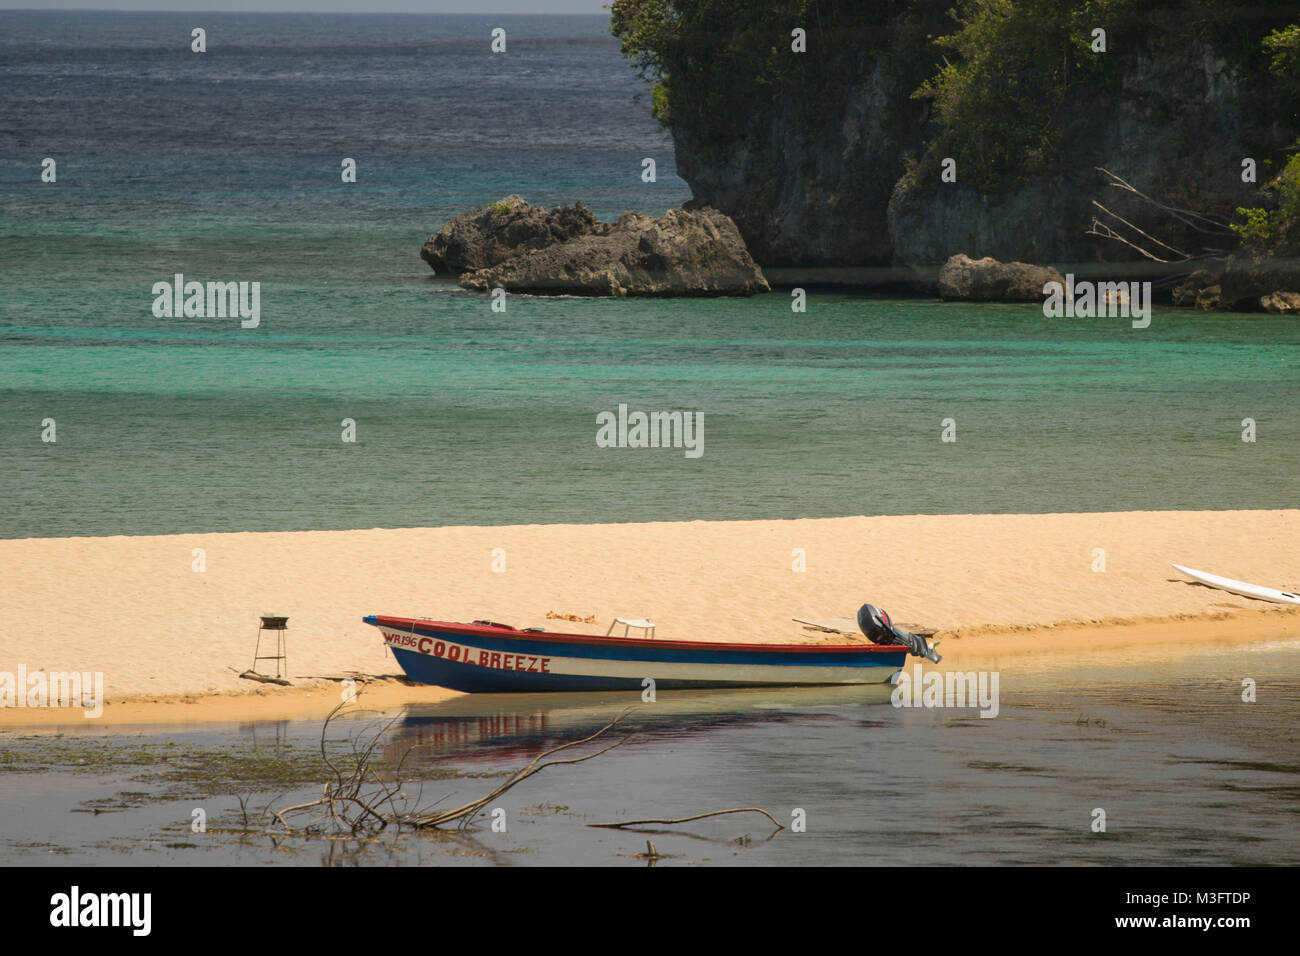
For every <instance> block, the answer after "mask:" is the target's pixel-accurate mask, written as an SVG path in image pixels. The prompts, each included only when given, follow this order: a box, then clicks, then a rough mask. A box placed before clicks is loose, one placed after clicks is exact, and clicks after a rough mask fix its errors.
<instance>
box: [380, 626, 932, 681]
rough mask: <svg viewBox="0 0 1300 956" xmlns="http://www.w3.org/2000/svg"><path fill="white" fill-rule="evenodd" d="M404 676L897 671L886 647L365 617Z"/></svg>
mask: <svg viewBox="0 0 1300 956" xmlns="http://www.w3.org/2000/svg"><path fill="white" fill-rule="evenodd" d="M363 620H364V621H365V623H367V624H370V625H372V626H373V627H376V628H378V629H379V631H380V633H381V634H383V637H384V642H385V643H386V644H387V645H388V646H389V647H390V648H391V649H392V651H393V656H394V657H396V658H397V662H398V664H400V665H401V666H402V670H404V671H406V676H407V677H409V678H410V679H411V680H413V681H418V682H419V683H421V684H437V685H438V686H440V687H449V688H451V689H452V690H459V691H467V692H470V693H514V692H520V691H592V690H636V691H640V690H641V689H642V688H643V687H645V686H648V685H647V684H646V683H645V681H646V678H652V679H653V680H654V682H655V685H654V686H655V687H656V689H658V690H674V689H684V688H711V687H797V686H814V685H834V684H878V683H885V682H887V681H889V680H890V679H891V678H892V677H893V676H894V675H895V674H896V673H898V671H899V670H901V669H902V667H903V663H904V660H905V658H906V657H907V652H908V649H907V647H905V646H902V645H893V644H814V645H809V644H724V643H718V642H709V641H672V640H658V639H654V638H630V637H593V636H591V635H587V634H556V633H551V632H549V631H543V630H540V629H538V628H527V629H524V630H519V629H517V628H514V627H510V626H509V625H506V624H497V623H494V622H492V621H475V622H474V623H472V624H458V623H451V622H447V621H431V620H426V619H419V618H410V617H389V616H387V615H380V614H372V615H370V616H369V617H366V618H363Z"/></svg>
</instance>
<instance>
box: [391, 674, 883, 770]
mask: <svg viewBox="0 0 1300 956" xmlns="http://www.w3.org/2000/svg"><path fill="white" fill-rule="evenodd" d="M892 690H893V688H892V687H891V686H890V685H888V684H865V685H857V686H849V687H784V688H770V689H769V688H743V689H734V690H733V689H727V690H707V691H705V690H698V691H692V690H681V691H660V692H659V693H658V694H657V695H656V698H655V700H654V701H653V702H644V701H642V699H641V695H640V694H635V693H627V692H610V693H578V694H546V695H540V694H470V695H466V696H464V697H457V698H454V699H452V700H447V701H441V702H439V703H436V704H412V705H408V707H407V708H406V713H405V715H404V717H403V718H402V719H401V720H400V722H399V723H397V724H396V725H395V726H394V727H393V731H392V736H391V739H390V741H389V743H388V745H387V748H386V749H387V751H388V755H389V756H390V757H400V756H401V755H402V754H403V753H405V752H406V751H408V750H411V748H416V749H415V750H413V751H412V752H411V754H410V755H409V756H408V757H407V760H408V761H410V760H424V759H427V758H443V757H448V756H454V757H455V758H456V759H457V761H458V762H474V761H482V762H484V763H495V762H497V761H504V760H516V759H518V758H526V759H532V758H533V757H535V756H537V754H538V753H540V752H542V751H544V750H547V749H549V748H551V747H556V746H559V745H560V744H562V743H567V742H569V741H572V740H578V739H580V738H582V737H585V736H587V735H589V734H593V733H595V732H596V731H597V730H599V729H600V728H601V727H603V726H605V725H606V724H607V723H609V722H610V721H611V720H613V719H614V718H615V717H617V716H618V715H619V714H621V713H623V712H624V711H626V713H625V714H624V716H623V718H622V719H621V720H620V721H619V723H618V726H617V727H616V728H615V729H614V730H613V731H610V733H609V734H607V735H606V736H607V737H611V738H614V739H616V738H618V737H626V736H627V735H628V734H630V733H635V734H637V735H638V736H643V735H644V736H654V737H659V738H664V737H674V738H692V737H698V736H701V735H704V734H707V733H709V732H710V731H713V730H717V729H719V728H722V727H738V726H745V725H757V724H762V723H771V722H788V721H792V720H810V719H813V720H815V719H818V718H819V717H825V718H831V717H833V716H834V714H833V712H834V711H841V710H842V709H843V708H846V707H854V706H860V705H864V704H885V705H888V703H889V697H890V693H891V691H892ZM819 712H820V713H819Z"/></svg>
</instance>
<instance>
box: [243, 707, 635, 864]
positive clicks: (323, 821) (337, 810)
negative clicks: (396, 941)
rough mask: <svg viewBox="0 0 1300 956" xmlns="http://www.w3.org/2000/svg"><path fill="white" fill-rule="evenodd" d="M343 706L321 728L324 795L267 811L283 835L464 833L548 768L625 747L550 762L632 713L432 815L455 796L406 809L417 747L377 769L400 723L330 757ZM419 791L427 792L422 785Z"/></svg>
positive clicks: (360, 735) (355, 737) (356, 739)
mask: <svg viewBox="0 0 1300 956" xmlns="http://www.w3.org/2000/svg"><path fill="white" fill-rule="evenodd" d="M345 706H346V702H345V703H341V704H339V705H338V706H337V707H335V708H334V709H333V710H332V711H330V713H329V715H328V716H326V718H325V723H324V725H323V726H322V727H321V735H320V745H319V746H320V756H321V760H322V761H323V762H324V764H325V766H326V767H327V768H329V771H330V773H331V774H332V775H333V779H332V780H327V781H326V783H325V784H324V786H323V787H322V790H321V795H320V796H319V797H318V798H316V799H315V800H308V801H305V802H303V803H297V804H294V805H293V806H289V807H284V808H282V809H279V810H276V809H272V808H271V807H270V806H268V807H267V810H266V814H267V816H269V817H270V818H272V819H273V820H274V821H275V822H277V823H279V825H280V826H281V827H283V833H282V834H281V835H282V836H288V835H294V836H308V837H329V838H334V837H339V838H342V839H349V838H353V839H359V838H362V837H367V836H371V835H374V834H377V833H379V832H380V831H383V830H385V829H387V828H388V827H390V826H392V827H394V829H397V830H400V829H401V828H402V827H403V826H407V827H412V828H414V829H418V830H437V829H441V828H443V827H446V826H447V825H448V824H451V823H458V824H459V825H460V828H461V829H464V828H466V827H468V826H469V825H470V823H471V822H472V821H473V819H474V817H475V816H476V815H477V814H478V813H479V812H480V811H482V810H483V808H484V807H486V806H488V804H490V803H491V802H492V801H494V800H496V799H497V798H498V797H500V796H501V795H502V794H504V793H505V792H506V791H508V790H510V789H511V788H512V787H514V786H516V785H517V784H519V783H522V782H523V781H525V780H527V779H528V778H529V777H532V776H534V775H536V774H538V773H541V772H542V771H543V770H545V769H546V768H547V767H555V766H560V765H562V764H574V763H582V762H583V761H586V760H591V759H593V758H595V757H599V756H600V755H601V754H604V753H608V752H609V751H610V750H613V749H614V748H615V747H617V746H619V745H621V744H623V743H625V742H626V741H627V740H628V739H629V738H627V737H624V738H623V739H622V740H618V741H615V742H614V743H612V744H610V745H609V746H606V747H602V748H601V749H600V750H597V751H595V752H594V753H590V754H586V755H585V756H582V757H571V758H567V759H563V760H547V759H546V758H547V757H549V756H551V755H552V754H556V753H559V752H560V751H563V750H568V749H569V748H571V747H577V746H580V745H582V744H586V743H590V742H591V741H593V740H596V739H597V738H599V737H601V736H602V735H604V734H606V733H608V732H609V731H610V730H611V729H612V728H614V727H615V726H617V724H618V723H619V721H620V720H622V719H623V718H624V717H625V716H626V715H627V713H628V711H629V710H631V708H627V709H626V710H624V711H623V712H622V713H620V714H619V715H618V716H616V717H614V718H613V719H612V720H611V721H610V722H609V723H607V724H606V725H605V726H604V727H601V728H600V729H599V730H597V731H596V732H595V733H593V734H590V735H588V736H586V737H583V738H582V739H580V740H571V741H569V742H568V743H564V744H560V745H559V746H558V747H552V748H551V749H550V750H547V751H544V752H543V753H540V754H538V755H537V756H536V757H534V758H533V760H532V761H531V762H530V763H529V764H528V765H527V766H525V767H524V768H522V769H521V770H518V771H516V772H515V773H513V774H512V775H511V776H510V779H508V780H506V781H505V782H504V783H502V784H500V785H499V786H497V787H494V788H493V789H492V790H491V791H490V792H488V793H486V794H484V795H483V796H481V797H479V798H478V799H476V800H471V801H470V802H469V803H466V804H464V805H462V806H459V807H456V808H454V809H450V810H441V811H437V812H434V807H436V806H437V805H438V804H440V803H442V801H443V800H446V799H447V797H449V796H451V794H446V795H444V796H443V797H441V798H439V799H438V800H436V801H434V803H433V804H431V805H426V806H420V807H418V809H414V810H411V809H408V807H410V806H411V805H412V804H413V803H415V802H416V801H412V800H411V798H410V797H408V796H407V794H406V793H405V792H404V790H403V785H402V771H403V768H404V766H405V764H406V760H407V758H408V757H409V756H410V755H411V753H412V752H413V751H414V750H415V749H416V748H415V747H411V748H408V749H407V750H406V751H405V752H404V753H403V754H402V756H401V758H400V759H399V760H398V762H397V765H396V766H395V767H394V768H393V769H392V770H391V771H390V773H389V778H388V779H385V777H383V776H381V775H380V773H379V772H378V771H377V770H376V769H375V767H374V760H375V751H376V749H377V748H378V747H379V746H380V744H381V742H382V741H383V739H384V737H385V735H386V734H387V732H388V730H389V729H390V728H391V727H392V726H393V724H394V723H396V721H397V718H393V719H392V720H390V721H388V722H387V723H385V724H384V725H383V726H382V727H380V728H379V729H378V730H374V731H371V732H370V733H369V736H368V737H367V736H365V734H366V731H365V730H362V731H358V732H356V733H353V734H351V735H349V738H348V740H349V742H350V743H351V745H352V749H351V752H350V753H348V754H345V755H343V756H339V755H337V754H333V755H332V754H331V753H330V752H329V749H328V747H327V746H326V745H327V743H328V736H329V726H330V722H331V721H332V720H333V719H334V718H335V717H337V716H338V714H339V712H340V711H341V710H343V708H344V707H345ZM369 726H370V727H373V726H374V723H373V722H372V724H371V725H369ZM420 792H421V793H423V787H422V786H421V788H420ZM417 801H418V797H417ZM241 810H243V811H244V823H245V832H249V833H252V832H256V831H254V830H253V829H252V828H251V827H249V825H248V816H247V812H246V808H245V807H244V804H243V801H241ZM304 816H305V817H306V819H305V821H304V822H301V823H299V820H300V819H301V818H303V817H304Z"/></svg>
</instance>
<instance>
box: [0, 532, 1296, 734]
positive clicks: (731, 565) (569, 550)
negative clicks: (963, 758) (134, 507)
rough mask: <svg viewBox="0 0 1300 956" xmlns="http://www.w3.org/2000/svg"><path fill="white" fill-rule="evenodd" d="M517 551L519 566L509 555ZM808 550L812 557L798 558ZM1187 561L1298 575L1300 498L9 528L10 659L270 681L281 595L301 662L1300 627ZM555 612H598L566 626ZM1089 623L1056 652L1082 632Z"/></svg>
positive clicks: (2, 620) (115, 694)
mask: <svg viewBox="0 0 1300 956" xmlns="http://www.w3.org/2000/svg"><path fill="white" fill-rule="evenodd" d="M195 548H201V549H203V551H204V553H205V555H204V557H205V561H206V570H205V571H203V572H201V573H198V572H195V571H194V570H192V563H193V561H194V560H195V558H194V556H193V554H192V549H195ZM496 548H502V549H504V560H505V571H504V572H496V571H494V570H493V561H494V553H493V549H496ZM1095 548H1103V549H1105V568H1106V569H1105V571H1104V572H1097V571H1094V570H1093V564H1094V560H1095V558H1094V554H1093V549H1095ZM795 549H802V552H803V555H804V560H805V561H806V570H805V571H796V570H794V566H795V565H796V564H797V562H798V560H799V557H798V554H797V553H796V552H795ZM1174 561H1176V562H1178V563H1180V564H1186V565H1190V566H1192V567H1197V568H1203V569H1206V570H1209V571H1213V572H1215V573H1219V574H1224V575H1227V576H1229V577H1235V578H1240V579H1244V580H1248V581H1253V582H1256V583H1260V584H1266V585H1269V586H1272V587H1282V588H1295V587H1296V586H1297V585H1300V511H1298V510H1286V511H1222V512H1187V511H1179V512H1136V513H1111V514H1075V515H1068V514H1067V515H954V516H944V515H940V516H906V517H872V518H866V517H855V518H833V519H824V520H800V521H742V522H688V523H654V524H619V525H527V526H512V527H498V528H478V527H459V528H419V529H409V530H371V531H338V532H296V533H267V534H204V535H167V536H152V537H111V538H51V539H25V540H16V541H15V540H7V541H0V572H2V573H3V581H4V590H3V593H2V594H0V671H8V672H12V673H16V672H17V670H18V668H19V666H20V665H25V667H26V668H27V670H28V671H29V672H30V671H34V670H38V669H44V670H46V671H51V670H61V671H70V670H77V671H102V672H103V674H104V679H105V684H106V689H107V696H108V699H109V701H111V702H120V701H122V700H123V699H125V698H139V697H143V698H145V699H146V700H152V699H154V698H159V697H163V696H167V695H195V694H211V693H231V692H249V691H257V690H260V689H262V688H260V687H259V685H255V684H252V683H250V682H248V681H242V680H240V679H239V678H238V677H237V674H238V673H239V672H240V671H243V670H245V669H247V668H248V667H249V666H250V665H251V664H252V658H253V645H254V641H255V638H256V632H257V625H258V616H259V615H260V614H263V613H270V612H274V613H276V614H281V615H288V617H289V628H290V629H289V631H288V650H289V671H290V677H292V678H295V679H297V678H300V677H302V676H304V675H337V674H341V673H344V672H349V671H358V672H362V673H367V674H392V673H396V672H397V667H396V664H395V662H394V661H393V660H392V658H391V656H390V655H389V654H388V652H387V651H386V650H385V649H384V647H383V646H382V644H381V642H380V639H379V636H378V632H376V631H375V630H374V629H373V628H370V627H368V626H366V625H364V624H362V623H361V618H362V616H363V615H366V614H371V613H384V614H396V615H414V616H428V617H432V618H436V619H443V620H466V621H467V620H472V619H475V618H490V619H492V620H496V621H502V622H505V623H508V624H513V625H515V626H518V627H526V626H541V627H546V628H547V629H548V630H553V631H554V630H567V631H573V632H578V633H597V634H603V633H604V632H605V629H606V627H607V626H608V623H609V621H610V619H611V618H612V617H613V616H614V615H615V614H619V615H623V616H637V617H640V616H644V617H649V618H650V619H652V620H653V621H655V623H656V624H657V625H658V636H659V637H661V638H681V639H691V640H718V641H751V642H787V641H800V640H825V639H826V638H824V637H820V638H819V637H816V636H814V635H812V634H811V633H810V632H808V631H806V630H805V629H803V628H801V627H800V626H799V625H797V624H794V623H793V622H792V621H791V620H790V619H791V618H793V617H828V616H834V617H849V618H851V617H853V616H854V615H855V614H856V611H857V608H858V606H859V605H860V604H862V603H863V602H864V601H870V602H872V603H874V604H878V605H880V606H881V607H883V608H885V609H886V610H887V611H889V612H890V614H891V615H893V617H894V618H895V620H898V621H901V622H905V623H909V624H915V625H925V626H929V627H932V628H936V629H938V630H939V631H941V632H947V633H946V636H947V637H948V639H949V644H948V646H947V648H946V649H947V650H948V651H949V652H951V650H952V649H953V647H954V646H964V647H970V646H971V644H972V642H978V643H981V644H983V643H984V642H991V643H990V646H992V645H993V644H996V642H998V641H1002V640H1005V639H1006V636H1007V632H1008V631H1014V630H1015V629H1020V628H1043V627H1047V626H1057V627H1059V626H1061V625H1087V624H1090V623H1092V624H1096V623H1099V622H1107V624H1108V625H1109V624H1114V623H1116V622H1120V621H1138V620H1145V621H1151V620H1153V619H1158V620H1168V621H1180V620H1181V621H1189V620H1194V619H1197V618H1200V619H1205V618H1206V617H1211V616H1216V615H1217V616H1218V617H1219V620H1220V621H1221V622H1225V621H1226V620H1227V618H1225V617H1224V615H1225V614H1227V615H1236V616H1237V617H1239V618H1240V617H1241V615H1240V613H1239V612H1242V611H1245V612H1247V614H1246V615H1245V617H1246V618H1250V619H1251V620H1255V619H1256V618H1258V615H1254V616H1252V615H1250V613H1249V612H1250V611H1252V610H1260V609H1265V610H1269V611H1270V613H1271V614H1272V615H1273V616H1272V617H1270V618H1269V620H1270V621H1271V622H1272V624H1271V626H1270V631H1271V632H1277V630H1278V625H1279V624H1280V625H1281V628H1282V631H1283V632H1285V631H1287V630H1288V629H1289V630H1290V632H1291V633H1293V634H1300V614H1297V613H1296V611H1294V610H1289V609H1285V608H1279V607H1276V606H1271V605H1261V604H1260V603H1259V602H1254V601H1250V600H1247V599H1245V598H1240V597H1236V596H1234V595H1231V594H1228V593H1226V592H1222V591H1215V590H1211V589H1208V588H1204V587H1199V586H1191V585H1189V584H1188V583H1185V582H1184V581H1182V580H1181V576H1180V575H1179V574H1178V573H1177V572H1175V571H1174V570H1173V569H1172V568H1170V567H1169V564H1170V562H1174ZM548 611H556V612H563V613H576V614H580V615H582V616H584V617H585V616H587V615H589V614H594V615H596V617H597V618H598V619H599V621H600V623H599V624H598V625H583V624H569V623H567V622H560V621H548V620H547V618H546V614H547V612H548ZM1222 626H1223V627H1227V624H1226V623H1223V625H1222ZM1249 626H1250V627H1251V628H1255V627H1258V626H1259V625H1258V624H1250V625H1249ZM1091 630H1092V632H1093V635H1094V637H1096V636H1097V635H1098V633H1099V629H1098V628H1095V627H1094V628H1092V629H1091ZM620 633H621V630H620ZM1088 633H1089V632H1088V630H1081V631H1077V636H1076V637H1074V638H1071V639H1070V640H1069V641H1062V640H1058V641H1057V642H1055V644H1054V645H1053V646H1057V647H1058V649H1064V650H1068V649H1069V647H1070V646H1073V645H1078V646H1082V645H1084V644H1087V643H1088V642H1089V641H1090V638H1089V636H1088ZM1170 633H1172V632H1170ZM1189 633H1190V632H1189ZM940 636H941V637H943V636H945V634H943V633H941V635H940ZM954 637H959V638H960V641H957V642H954V641H953V640H952V638H954ZM1204 638H1205V632H1204V629H1202V632H1201V639H1204ZM263 669H264V670H265V667H264V668H263ZM5 716H6V715H5V713H4V712H0V722H4V720H5Z"/></svg>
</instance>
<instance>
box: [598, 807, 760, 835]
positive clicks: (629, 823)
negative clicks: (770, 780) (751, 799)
mask: <svg viewBox="0 0 1300 956" xmlns="http://www.w3.org/2000/svg"><path fill="white" fill-rule="evenodd" d="M724 813H761V814H763V816H765V817H767V818H768V819H769V820H771V821H772V823H773V824H775V825H776V828H777V829H778V830H784V829H785V824H784V823H781V822H780V821H779V820H777V818H776V817H774V816H772V814H770V813H768V812H767V811H766V810H764V809H763V808H761V807H733V808H732V809H730V810H710V811H709V812H708V813H697V814H695V815H694V816H689V817H677V818H675V819H672V820H667V819H664V820H620V821H618V822H616V823H588V824H587V826H589V827H602V828H604V829H606V830H621V829H622V828H623V827H636V826H644V825H646V824H650V823H690V822H691V821H692V820H703V819H704V818H705V817H720V816H722V815H723V814H724Z"/></svg>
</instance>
